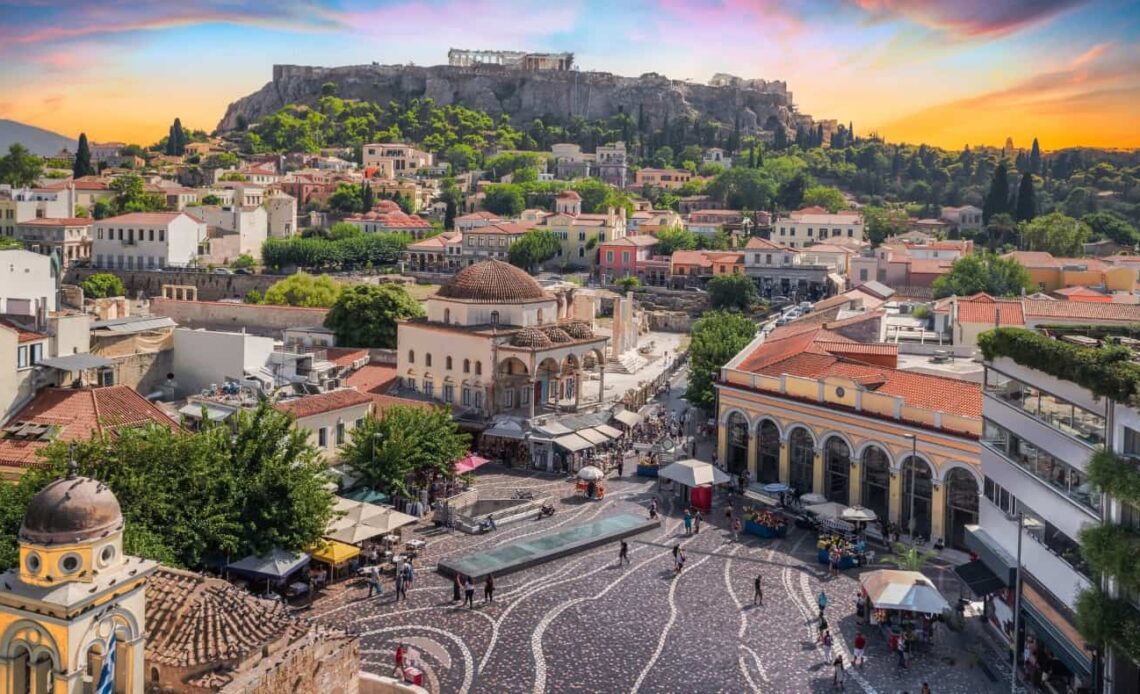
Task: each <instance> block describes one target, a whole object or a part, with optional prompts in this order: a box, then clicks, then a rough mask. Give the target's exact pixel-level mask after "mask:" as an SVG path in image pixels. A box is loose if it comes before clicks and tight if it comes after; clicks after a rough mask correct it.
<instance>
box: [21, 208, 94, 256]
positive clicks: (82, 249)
mask: <svg viewBox="0 0 1140 694" xmlns="http://www.w3.org/2000/svg"><path fill="white" fill-rule="evenodd" d="M91 224H92V220H91V219H90V218H89V217H63V218H53V217H43V218H39V219H29V220H27V221H24V222H19V223H18V224H16V230H15V233H14V234H13V236H14V237H15V238H17V239H19V240H20V241H22V242H23V244H24V248H27V249H28V250H29V251H32V252H33V253H41V254H43V255H51V254H53V253H55V254H56V257H58V258H59V259H60V261H61V262H62V265H63V267H64V268H68V267H70V266H71V265H72V264H73V263H75V262H76V261H84V262H86V261H88V260H90V258H91Z"/></svg>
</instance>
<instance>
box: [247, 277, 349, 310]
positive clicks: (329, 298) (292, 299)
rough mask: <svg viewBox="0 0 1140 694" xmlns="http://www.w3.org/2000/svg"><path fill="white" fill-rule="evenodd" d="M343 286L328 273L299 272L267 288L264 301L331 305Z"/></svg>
mask: <svg viewBox="0 0 1140 694" xmlns="http://www.w3.org/2000/svg"><path fill="white" fill-rule="evenodd" d="M341 286H342V285H341V284H340V283H339V282H337V281H335V280H333V279H332V278H331V277H329V276H328V275H310V274H309V273H307V272H297V273H294V274H292V275H289V276H288V277H286V278H285V279H282V280H278V281H276V282H274V283H273V284H272V285H271V286H270V287H269V289H266V290H265V296H264V298H263V302H264V303H266V304H276V305H279V306H309V307H329V306H332V305H333V304H334V303H336V299H337V297H338V296H340V291H341Z"/></svg>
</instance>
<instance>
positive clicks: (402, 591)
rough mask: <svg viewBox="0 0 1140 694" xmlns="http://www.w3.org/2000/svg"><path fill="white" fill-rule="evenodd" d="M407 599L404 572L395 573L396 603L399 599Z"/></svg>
mask: <svg viewBox="0 0 1140 694" xmlns="http://www.w3.org/2000/svg"><path fill="white" fill-rule="evenodd" d="M401 597H402V598H405V599H406V598H407V597H408V591H407V588H406V587H405V585H404V572H402V571H399V572H397V573H396V602H400V598H401Z"/></svg>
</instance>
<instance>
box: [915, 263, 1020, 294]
mask: <svg viewBox="0 0 1140 694" xmlns="http://www.w3.org/2000/svg"><path fill="white" fill-rule="evenodd" d="M1029 284H1030V280H1029V272H1028V271H1026V269H1025V268H1024V267H1023V266H1022V265H1021V263H1019V262H1017V261H1016V260H1013V259H1006V258H1002V257H1000V256H997V255H994V254H992V253H974V254H972V255H965V256H962V257H961V258H958V259H957V260H955V261H954V264H953V265H951V266H950V272H948V273H946V274H945V275H942V276H941V277H939V278H937V279H935V280H934V285H933V287H934V296H935V297H943V296H950V295H952V294H953V295H957V296H971V295H974V294H977V293H978V292H985V293H987V294H990V295H991V296H1018V295H1020V294H1021V292H1022V290H1023V289H1025V288H1027V287H1028V286H1029Z"/></svg>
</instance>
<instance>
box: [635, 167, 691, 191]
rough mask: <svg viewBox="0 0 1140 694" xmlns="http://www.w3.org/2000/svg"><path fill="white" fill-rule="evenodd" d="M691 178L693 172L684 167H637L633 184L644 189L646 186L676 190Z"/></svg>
mask: <svg viewBox="0 0 1140 694" xmlns="http://www.w3.org/2000/svg"><path fill="white" fill-rule="evenodd" d="M692 179H693V174H692V173H690V172H689V171H686V170H685V169H653V168H644V169H638V170H637V173H636V174H635V175H634V178H633V185H634V186H635V187H637V188H640V189H642V190H644V189H645V188H646V186H649V187H651V188H662V189H664V190H676V189H678V188H680V187H681V186H683V185H685V184H686V183H688V182H689V181H691V180H692Z"/></svg>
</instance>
